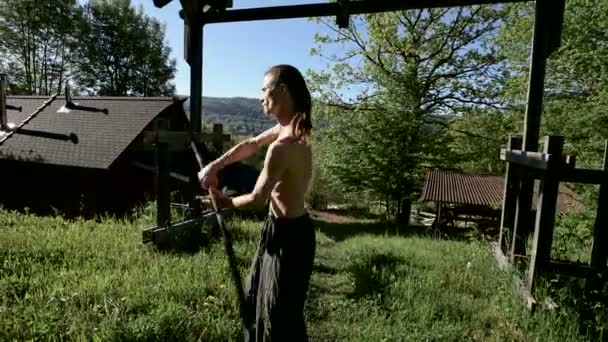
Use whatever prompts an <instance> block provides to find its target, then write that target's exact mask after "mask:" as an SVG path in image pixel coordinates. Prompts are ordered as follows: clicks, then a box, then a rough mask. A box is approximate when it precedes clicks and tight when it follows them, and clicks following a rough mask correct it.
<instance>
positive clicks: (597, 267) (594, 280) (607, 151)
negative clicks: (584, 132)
mask: <svg viewBox="0 0 608 342" xmlns="http://www.w3.org/2000/svg"><path fill="white" fill-rule="evenodd" d="M602 170H603V171H604V181H603V182H602V183H601V184H600V190H599V198H598V201H597V214H596V216H595V225H594V226H593V244H592V246H591V261H590V263H589V266H590V267H591V269H592V270H593V271H592V276H591V277H590V279H588V280H587V288H588V289H589V290H592V289H597V288H598V285H599V284H600V283H601V282H600V281H599V280H601V279H600V278H599V277H601V276H602V275H603V273H604V272H605V271H606V262H608V230H607V228H608V227H607V226H608V215H607V213H606V211H608V141H607V142H606V143H605V144H604V162H603V165H602Z"/></svg>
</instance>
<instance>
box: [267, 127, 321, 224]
mask: <svg viewBox="0 0 608 342" xmlns="http://www.w3.org/2000/svg"><path fill="white" fill-rule="evenodd" d="M272 144H281V145H283V146H282V147H283V148H284V149H285V151H286V152H287V153H286V156H287V157H286V158H285V164H286V165H285V171H284V172H283V174H282V176H281V179H280V180H279V181H278V182H277V184H276V185H275V186H274V189H273V190H272V192H271V194H270V211H271V213H272V214H273V215H274V216H275V217H298V216H302V215H304V214H305V213H306V209H305V207H304V197H305V195H306V191H307V190H308V185H309V183H310V179H311V178H312V151H311V147H310V145H309V144H307V143H305V142H303V141H301V140H297V139H294V138H292V137H286V138H278V139H277V140H276V141H274V142H273V143H272Z"/></svg>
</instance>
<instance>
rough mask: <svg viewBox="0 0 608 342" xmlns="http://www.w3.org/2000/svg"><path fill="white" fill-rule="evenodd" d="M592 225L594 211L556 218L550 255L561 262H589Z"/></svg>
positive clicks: (568, 214)
mask: <svg viewBox="0 0 608 342" xmlns="http://www.w3.org/2000/svg"><path fill="white" fill-rule="evenodd" d="M594 209H595V208H594ZM594 223H595V210H593V211H592V210H586V211H582V212H575V213H567V214H563V215H560V216H558V218H557V221H556V222H555V233H554V236H555V237H554V240H553V241H554V243H553V245H552V250H551V255H552V256H553V257H554V258H556V259H561V260H570V261H577V262H589V260H590V255H591V244H592V241H593V225H594Z"/></svg>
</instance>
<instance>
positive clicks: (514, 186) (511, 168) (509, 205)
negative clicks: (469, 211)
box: [498, 136, 522, 249]
mask: <svg viewBox="0 0 608 342" xmlns="http://www.w3.org/2000/svg"><path fill="white" fill-rule="evenodd" d="M521 146H522V139H521V138H520V137H512V136H509V142H508V144H507V149H509V150H519V149H521ZM517 171H518V170H517V165H511V163H509V162H507V167H506V170H505V184H504V190H503V197H502V214H501V217H500V231H499V234H498V246H500V248H501V249H503V248H505V247H507V246H509V244H508V241H506V237H505V230H507V231H508V232H509V234H508V235H509V237H510V238H511V239H512V238H513V222H514V220H515V206H516V204H517V191H518V190H519V177H518V172H517Z"/></svg>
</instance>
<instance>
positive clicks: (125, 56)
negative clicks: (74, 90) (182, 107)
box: [74, 0, 175, 96]
mask: <svg viewBox="0 0 608 342" xmlns="http://www.w3.org/2000/svg"><path fill="white" fill-rule="evenodd" d="M84 13H85V20H84V22H83V25H82V27H81V32H82V40H81V41H80V44H81V45H80V48H79V51H78V52H79V53H78V61H79V63H78V66H77V72H76V74H75V75H74V76H75V77H76V79H77V80H78V83H79V84H80V86H81V87H82V88H83V90H84V91H86V92H88V93H90V94H96V95H107V96H132V95H136V96H160V95H173V93H174V92H175V87H174V85H173V84H171V83H170V81H171V80H172V79H173V76H174V74H175V60H172V59H170V58H169V55H170V52H171V50H170V48H169V47H167V46H165V45H164V43H163V39H164V28H163V26H162V25H161V24H160V23H159V22H158V21H156V20H155V19H152V18H149V17H146V16H145V15H144V14H143V10H142V9H141V8H140V10H139V11H138V10H137V9H136V8H135V7H133V6H131V1H130V0H91V1H90V2H89V3H88V4H86V5H85V6H84Z"/></svg>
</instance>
